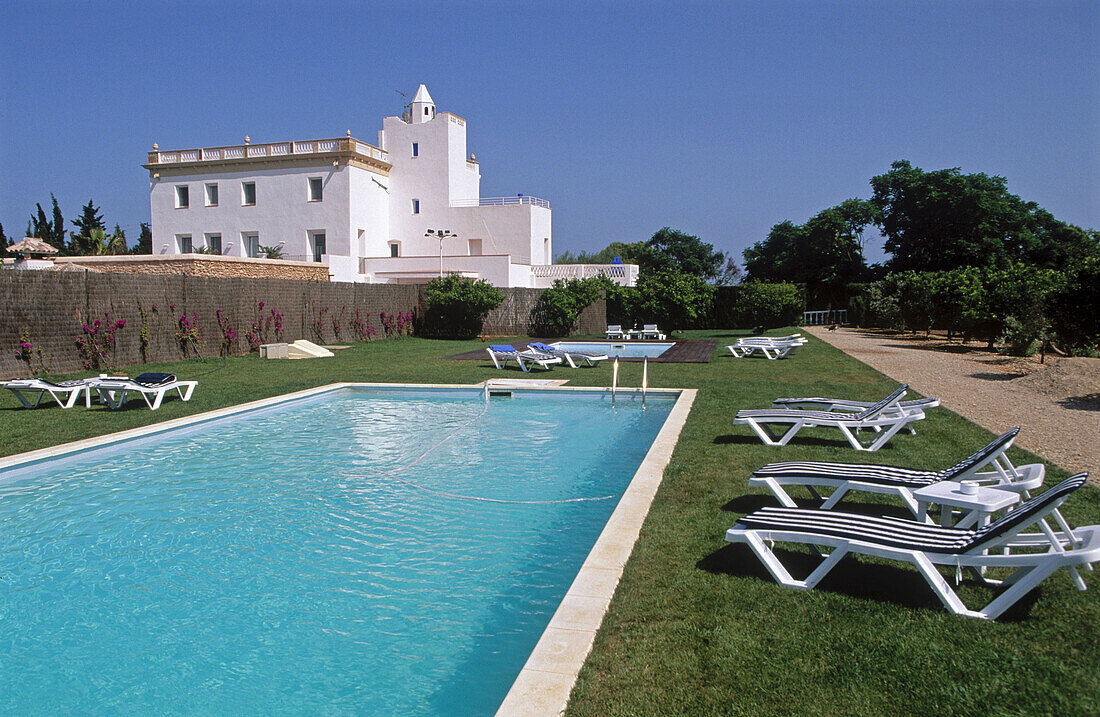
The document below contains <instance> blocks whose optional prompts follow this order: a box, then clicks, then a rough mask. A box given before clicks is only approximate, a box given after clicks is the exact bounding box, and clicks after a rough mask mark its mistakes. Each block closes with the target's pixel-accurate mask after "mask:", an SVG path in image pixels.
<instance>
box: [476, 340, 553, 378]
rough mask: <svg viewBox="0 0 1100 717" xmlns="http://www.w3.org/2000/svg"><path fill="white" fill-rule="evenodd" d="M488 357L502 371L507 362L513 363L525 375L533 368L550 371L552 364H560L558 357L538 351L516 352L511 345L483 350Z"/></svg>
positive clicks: (496, 345)
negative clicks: (517, 365) (486, 352)
mask: <svg viewBox="0 0 1100 717" xmlns="http://www.w3.org/2000/svg"><path fill="white" fill-rule="evenodd" d="M485 350H486V351H488V352H489V357H490V358H492V359H493V365H494V366H496V367H497V368H498V369H503V368H504V367H505V366H507V365H508V362H509V361H515V362H516V363H517V364H519V367H520V369H521V370H522V371H523V372H524V373H527V372H529V371H530V370H531V369H532V368H534V367H535V366H538V367H539V368H543V369H551V368H553V367H554V364H557V363H561V362H562V360H561V358H560V357H558V356H552V355H550V354H546V353H542V352H540V351H517V350H516V348H515V347H514V346H512V345H511V344H493V345H491V346H489V348H487V349H485Z"/></svg>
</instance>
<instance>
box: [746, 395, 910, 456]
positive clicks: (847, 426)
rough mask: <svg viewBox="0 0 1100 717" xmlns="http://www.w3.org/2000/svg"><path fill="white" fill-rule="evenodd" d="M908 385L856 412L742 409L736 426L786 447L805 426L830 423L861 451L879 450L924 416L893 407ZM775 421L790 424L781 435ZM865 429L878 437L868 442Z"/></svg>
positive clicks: (829, 425) (771, 443)
mask: <svg viewBox="0 0 1100 717" xmlns="http://www.w3.org/2000/svg"><path fill="white" fill-rule="evenodd" d="M908 389H909V387H908V386H899V387H898V388H897V389H896V390H895V391H894V392H893V393H891V394H890V395H889V396H887V397H886V398H884V399H882V400H881V401H879V402H878V403H875V404H872V405H871V406H869V407H868V408H866V409H864V410H863V411H860V412H858V413H854V412H851V411H801V410H789V409H783V408H760V409H748V410H745V409H742V410H740V411H738V412H737V415H736V416H735V417H734V419H733V423H734V424H735V425H742V424H747V425H748V426H749V427H750V428H752V430H753V432H754V433H756V435H757V436H759V437H760V440H762V441H763V442H764V443H766V444H767V445H769V446H785V445H787V442H788V441H790V440H791V438H793V437H794V436H795V434H796V433H798V432H799V431H800V430H802V429H803V428H807V427H815V426H828V427H831V428H836V429H839V430H840V432H841V433H842V434H844V437H845V438H846V439H848V443H850V444H851V445H852V447H853V448H855V449H856V450H857V451H877V450H878V449H879V448H881V447H882V446H884V445H886V443H887V441H889V440H890V439H891V438H893V436H894V434H895V433H897V432H898V431H900V430H901V429H902V428H905V427H906V426H908V425H909V424H910V423H912V422H913V421H919V420H921V419H923V418H924V412H923V411H921V410H919V409H913V410H909V409H901V410H899V409H897V408H893V406H894V405H895V403H896V402H897V401H899V400H900V399H901V397H902V396H904V395H905V392H906V391H907V390H908ZM773 424H780V425H789V428H787V429H786V430H785V432H784V433H783V434H781V435H778V436H777V435H775V434H773V433H772V432H771V430H770V429H769V428H768V426H770V425H773ZM862 429H871V430H873V431H875V437H874V440H873V441H872V442H871V443H869V444H867V445H864V444H863V443H862V442H861V441H860V440H859V438H858V437H857V436H856V433H857V432H858V431H860V430H862Z"/></svg>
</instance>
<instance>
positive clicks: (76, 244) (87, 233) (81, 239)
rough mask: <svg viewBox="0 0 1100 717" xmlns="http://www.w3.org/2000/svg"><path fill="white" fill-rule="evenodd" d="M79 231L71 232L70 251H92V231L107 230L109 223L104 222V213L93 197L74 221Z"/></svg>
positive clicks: (87, 252) (78, 252)
mask: <svg viewBox="0 0 1100 717" xmlns="http://www.w3.org/2000/svg"><path fill="white" fill-rule="evenodd" d="M72 224H73V226H74V227H76V228H77V231H75V232H70V233H69V236H70V237H71V242H70V244H69V251H70V252H72V253H73V254H89V253H91V248H92V247H91V244H90V241H89V240H90V238H91V235H92V231H93V230H95V229H99V230H100V231H104V232H105V231H107V225H106V224H104V223H103V215H101V214H100V213H99V207H97V206H95V204H94V203H93V202H92V200H91V199H89V200H88V203H87V204H85V205H84V206H83V207H81V209H80V216H79V217H77V218H76V219H74V220H73V221H72Z"/></svg>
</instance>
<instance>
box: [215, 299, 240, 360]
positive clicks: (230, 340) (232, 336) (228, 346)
mask: <svg viewBox="0 0 1100 717" xmlns="http://www.w3.org/2000/svg"><path fill="white" fill-rule="evenodd" d="M214 314H215V315H216V316H217V317H218V328H219V329H221V332H222V345H221V354H222V356H228V355H229V354H230V353H232V352H233V351H235V350H236V349H237V330H236V329H235V328H233V325H232V324H231V323H230V319H229V315H228V313H227V314H226V316H225V317H224V318H223V317H222V310H221V309H218V310H216V311H215V312H214Z"/></svg>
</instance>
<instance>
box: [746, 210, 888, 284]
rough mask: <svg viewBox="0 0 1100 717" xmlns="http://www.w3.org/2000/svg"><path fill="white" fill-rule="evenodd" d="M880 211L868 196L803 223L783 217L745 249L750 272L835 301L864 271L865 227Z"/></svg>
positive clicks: (757, 278) (753, 276)
mask: <svg viewBox="0 0 1100 717" xmlns="http://www.w3.org/2000/svg"><path fill="white" fill-rule="evenodd" d="M876 216H877V210H876V209H875V207H874V206H873V205H871V204H870V203H869V202H866V201H864V200H862V199H848V200H846V201H844V202H842V203H841V204H839V205H837V206H835V207H831V208H829V209H825V210H823V211H821V212H820V213H818V214H816V215H815V216H813V217H811V218H810V220H809V221H807V222H806V223H805V224H802V225H798V224H794V223H793V222H790V221H784V222H780V223H779V224H776V225H775V226H773V227H772V229H771V231H770V232H768V237H767V238H766V239H765V240H764V241H762V242H757V243H756V244H754V245H752V246H751V247H749V248H748V249H745V251H744V257H745V270H746V272H747V273H748V278H749V279H750V280H754V281H793V282H797V283H802V284H806V289H807V295H808V299H809V300H810V301H811V302H814V303H819V302H828V303H836V302H838V301H840V294H841V293H843V291H844V286H845V285H847V284H848V283H850V282H853V281H859V280H861V279H863V278H864V277H865V276H866V273H867V262H866V260H865V259H864V258H863V247H862V237H863V230H864V228H865V227H866V226H867V225H868V224H870V223H871V222H872V221H873V220H874V218H875V217H876Z"/></svg>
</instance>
